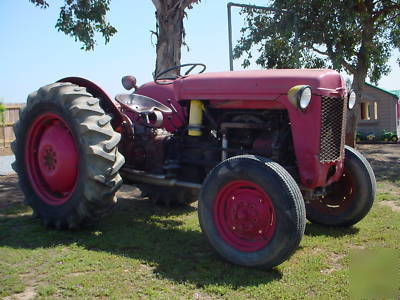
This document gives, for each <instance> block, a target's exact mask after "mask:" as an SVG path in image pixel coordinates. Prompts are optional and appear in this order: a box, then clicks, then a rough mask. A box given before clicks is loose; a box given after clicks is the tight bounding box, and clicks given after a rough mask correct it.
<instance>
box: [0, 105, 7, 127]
mask: <svg viewBox="0 0 400 300" xmlns="http://www.w3.org/2000/svg"><path fill="white" fill-rule="evenodd" d="M5 111H6V107H5V106H4V104H3V102H2V101H0V124H1V125H3V124H4V112H5Z"/></svg>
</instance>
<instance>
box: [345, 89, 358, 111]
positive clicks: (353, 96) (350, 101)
mask: <svg viewBox="0 0 400 300" xmlns="http://www.w3.org/2000/svg"><path fill="white" fill-rule="evenodd" d="M347 106H348V108H349V109H353V108H354V106H356V92H355V91H351V92H350V93H349V98H348V101H347Z"/></svg>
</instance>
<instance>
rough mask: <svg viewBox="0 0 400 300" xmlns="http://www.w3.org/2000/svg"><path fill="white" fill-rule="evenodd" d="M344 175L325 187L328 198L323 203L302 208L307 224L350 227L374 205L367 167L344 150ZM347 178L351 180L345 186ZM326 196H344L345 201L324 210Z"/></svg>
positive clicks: (354, 153) (371, 176) (362, 159)
mask: <svg viewBox="0 0 400 300" xmlns="http://www.w3.org/2000/svg"><path fill="white" fill-rule="evenodd" d="M344 172H345V174H346V175H347V176H344V177H342V178H341V179H340V180H339V182H338V183H333V184H332V186H331V187H327V192H328V195H327V196H325V198H324V199H325V200H322V199H321V202H318V201H319V200H313V201H311V202H309V203H307V204H306V210H307V219H308V220H309V221H311V222H312V223H316V224H320V225H325V226H351V225H354V224H356V223H357V222H359V221H360V220H361V219H363V218H364V217H365V216H366V215H367V214H368V212H369V211H370V209H371V207H372V204H373V203H374V199H375V191H376V180H375V175H374V172H373V170H372V168H371V165H370V164H369V163H368V161H367V160H366V159H365V157H364V156H363V155H362V154H361V153H360V152H358V151H357V150H355V149H353V148H351V147H349V146H346V147H345V160H344ZM350 177H351V178H352V180H351V184H349V185H348V184H346V183H345V180H347V178H350ZM346 186H347V188H346ZM350 189H351V192H349V191H350ZM329 193H331V195H334V196H336V195H337V194H343V193H344V195H345V196H346V200H344V202H343V203H342V204H340V203H339V205H338V206H337V208H335V207H332V206H331V207H330V208H328V207H327V206H328V205H327V204H326V203H329V202H330V200H331V199H332V198H330V194H329ZM349 195H350V196H349ZM331 197H332V196H331ZM322 203H324V204H325V205H322ZM327 208H328V209H327Z"/></svg>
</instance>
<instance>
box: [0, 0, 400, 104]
mask: <svg viewBox="0 0 400 300" xmlns="http://www.w3.org/2000/svg"><path fill="white" fill-rule="evenodd" d="M63 2H64V1H63V0H52V1H49V3H50V7H49V8H47V9H45V10H43V9H39V8H37V7H35V6H34V5H32V4H31V3H30V2H29V1H28V0H18V1H17V0H0V100H2V101H4V102H8V103H12V102H25V101H26V97H27V95H28V94H29V93H31V92H33V91H35V90H37V89H38V88H39V87H41V86H43V85H46V84H49V83H52V82H55V81H57V80H59V79H61V78H63V77H68V76H80V77H84V78H87V79H90V80H92V81H94V82H95V83H97V84H98V85H100V86H101V87H102V88H103V89H105V90H106V91H107V92H108V93H109V94H110V95H111V96H114V95H116V94H118V93H121V92H124V90H123V88H122V86H121V83H120V82H121V81H120V80H121V77H122V76H124V75H134V76H136V78H137V80H138V84H143V83H145V82H148V81H151V80H152V72H153V71H154V65H155V45H154V42H155V41H154V39H152V36H151V33H150V31H151V30H154V29H155V16H154V11H155V10H154V6H153V4H152V2H151V0H113V1H111V9H110V12H109V14H108V16H107V18H108V21H110V22H111V24H112V25H113V26H114V27H116V28H117V30H118V32H117V34H116V35H114V36H113V37H112V38H111V42H110V43H109V44H107V45H104V42H103V40H102V39H101V38H100V39H98V44H97V46H96V48H95V50H94V51H90V52H86V51H83V50H81V49H80V47H81V44H80V43H79V42H75V40H74V38H72V37H68V36H66V35H65V34H64V33H62V32H58V31H57V29H55V27H54V25H55V24H56V21H57V18H58V14H59V8H60V6H62V4H63ZM228 2H230V1H229V0H202V2H201V3H200V4H198V5H195V6H194V8H193V9H192V10H188V18H187V19H186V20H185V28H186V42H187V43H188V45H189V48H190V51H189V52H188V51H187V50H185V49H183V53H182V60H181V62H182V63H194V62H201V63H205V64H206V65H207V71H225V70H228V69H229V52H228V26H227V9H226V5H227V3H228ZM237 2H238V3H246V4H255V5H266V1H265V0H252V1H250V0H241V1H237ZM139 3H140V4H139ZM238 12H239V9H238V8H233V35H234V40H237V39H238V38H239V37H240V28H241V25H242V24H243V21H242V19H241V17H240V16H239V13H238ZM397 54H398V53H397ZM390 65H391V67H392V72H391V73H390V74H389V75H388V76H386V77H384V78H382V79H381V81H380V82H379V87H381V88H384V89H387V90H397V89H400V84H399V82H400V68H399V67H398V65H397V63H396V58H395V57H393V58H392V59H391V60H390ZM252 67H253V68H259V67H258V66H252ZM238 69H241V66H240V61H237V62H235V70H238Z"/></svg>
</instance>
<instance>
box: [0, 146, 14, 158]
mask: <svg viewBox="0 0 400 300" xmlns="http://www.w3.org/2000/svg"><path fill="white" fill-rule="evenodd" d="M9 155H14V153H13V152H12V150H11V148H10V146H9V145H8V146H6V147H3V146H0V156H9Z"/></svg>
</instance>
